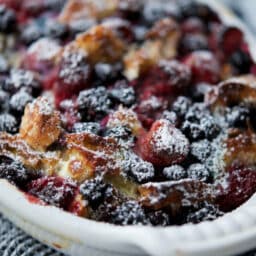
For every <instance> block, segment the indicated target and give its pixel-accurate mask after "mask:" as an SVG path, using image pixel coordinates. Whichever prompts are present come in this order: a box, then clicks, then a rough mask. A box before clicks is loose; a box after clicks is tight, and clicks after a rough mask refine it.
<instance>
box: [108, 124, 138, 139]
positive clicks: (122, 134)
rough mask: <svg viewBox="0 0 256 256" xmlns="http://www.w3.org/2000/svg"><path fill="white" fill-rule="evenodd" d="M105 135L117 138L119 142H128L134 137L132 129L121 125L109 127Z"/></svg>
mask: <svg viewBox="0 0 256 256" xmlns="http://www.w3.org/2000/svg"><path fill="white" fill-rule="evenodd" d="M105 136H107V137H111V138H115V139H117V141H119V142H125V141H126V142H127V141H128V140H130V139H132V140H133V139H134V137H133V135H132V131H131V129H130V128H128V127H127V126H121V125H120V126H115V127H113V128H109V129H107V130H106V132H105Z"/></svg>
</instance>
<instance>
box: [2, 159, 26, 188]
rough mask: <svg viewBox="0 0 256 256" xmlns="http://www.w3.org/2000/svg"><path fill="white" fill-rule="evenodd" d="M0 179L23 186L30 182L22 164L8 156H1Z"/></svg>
mask: <svg viewBox="0 0 256 256" xmlns="http://www.w3.org/2000/svg"><path fill="white" fill-rule="evenodd" d="M0 178H1V179H7V180H8V181H10V182H12V183H13V184H15V185H18V186H23V185H24V184H25V183H26V182H27V181H28V179H29V175H28V171H27V169H26V168H25V167H24V166H23V165H22V163H21V162H19V161H17V160H14V159H12V158H10V157H7V156H0Z"/></svg>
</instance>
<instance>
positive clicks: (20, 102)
mask: <svg viewBox="0 0 256 256" xmlns="http://www.w3.org/2000/svg"><path fill="white" fill-rule="evenodd" d="M32 101H33V97H32V96H31V95H30V94H28V93H27V92H26V91H23V90H21V91H19V92H17V93H16V94H14V95H13V96H12V97H11V99H10V108H11V111H12V113H13V114H15V115H16V116H21V115H22V114H23V112H24V110H25V107H26V105H27V104H28V103H30V102H32Z"/></svg>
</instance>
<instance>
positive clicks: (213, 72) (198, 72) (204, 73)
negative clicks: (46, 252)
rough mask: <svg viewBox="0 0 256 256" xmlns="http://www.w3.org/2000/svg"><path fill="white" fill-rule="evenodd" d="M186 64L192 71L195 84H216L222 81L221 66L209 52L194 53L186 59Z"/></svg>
mask: <svg viewBox="0 0 256 256" xmlns="http://www.w3.org/2000/svg"><path fill="white" fill-rule="evenodd" d="M184 63H185V64H186V65H187V66H188V67H189V68H190V69H191V71H192V76H193V81H194V83H200V82H207V83H209V84H216V83H217V82H218V81H219V80H220V64H219V62H218V60H217V59H216V57H215V56H214V55H213V53H211V52H209V51H205V50H200V51H195V52H192V53H191V54H189V55H188V56H187V57H186V58H185V60H184Z"/></svg>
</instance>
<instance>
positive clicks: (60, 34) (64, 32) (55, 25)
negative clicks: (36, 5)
mask: <svg viewBox="0 0 256 256" xmlns="http://www.w3.org/2000/svg"><path fill="white" fill-rule="evenodd" d="M44 35H45V36H46V37H50V38H54V39H65V38H66V37H67V36H68V28H67V26H66V25H65V24H61V23H59V22H58V21H57V20H52V19H49V20H47V21H46V23H45V28H44Z"/></svg>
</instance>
